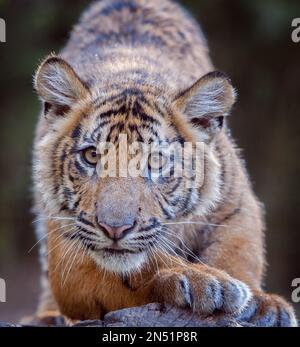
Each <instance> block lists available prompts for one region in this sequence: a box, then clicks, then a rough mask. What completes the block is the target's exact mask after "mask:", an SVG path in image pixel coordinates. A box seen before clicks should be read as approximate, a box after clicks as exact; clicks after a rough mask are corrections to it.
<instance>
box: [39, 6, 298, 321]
mask: <svg viewBox="0 0 300 347" xmlns="http://www.w3.org/2000/svg"><path fill="white" fill-rule="evenodd" d="M34 86H35V90H36V92H37V94H38V95H39V97H40V99H41V101H42V105H43V107H42V112H41V115H40V118H39V122H38V126H37V131H36V137H35V142H34V159H33V176H34V192H35V210H36V214H37V218H38V220H39V223H38V224H39V225H38V228H37V233H38V236H39V239H42V240H41V242H40V243H41V252H40V253H41V259H42V267H43V277H42V286H43V292H42V295H41V299H40V304H39V307H38V310H37V313H36V316H35V318H36V319H40V320H44V321H46V320H48V321H49V320H51V319H54V318H55V317H56V316H60V315H63V316H65V317H68V318H69V319H71V320H75V321H76V320H84V319H99V318H101V317H102V316H103V315H104V314H105V313H107V312H109V311H112V310H117V309H121V308H125V307H132V306H137V305H143V304H147V303H150V302H160V303H167V304H171V305H174V306H176V307H183V308H189V309H191V310H193V311H194V312H195V313H198V314H204V315H213V314H214V313H215V312H218V314H219V313H220V312H223V313H224V314H232V315H235V316H236V317H237V318H238V319H239V320H241V321H245V322H250V323H253V324H254V325H259V326H295V325H296V324H297V323H296V318H295V315H294V312H293V309H292V308H291V306H289V304H287V303H286V302H285V301H284V300H283V299H282V298H280V297H279V296H276V295H270V294H266V293H265V292H263V290H262V287H261V286H262V275H263V272H264V264H265V256H264V233H263V229H264V222H263V217H262V208H261V205H260V203H259V202H258V200H257V198H256V197H255V195H254V193H253V191H252V188H251V185H250V183H249V179H248V177H247V173H246V170H245V167H244V164H243V161H242V160H241V159H240V157H239V153H238V150H237V149H236V147H235V145H234V142H233V140H232V139H231V137H230V132H229V129H228V127H227V121H226V118H227V116H228V115H229V113H230V111H231V109H232V106H233V104H234V102H235V99H236V93H235V90H234V88H233V86H232V84H231V81H230V79H229V78H228V77H226V76H225V75H224V74H223V73H221V72H216V71H214V68H213V65H212V63H211V61H210V58H209V53H208V48H207V45H206V42H205V39H204V36H203V34H202V32H201V30H200V28H199V27H198V25H197V24H196V22H195V21H194V20H193V19H192V18H191V17H190V16H189V15H188V14H187V13H186V12H185V11H184V10H183V9H182V8H181V7H180V6H179V5H177V4H175V3H173V2H172V1H169V0H151V1H144V0H128V1H120V0H113V1H108V0H103V1H95V2H94V3H93V4H92V5H91V6H90V7H89V9H87V10H86V12H84V14H83V15H82V17H81V20H80V22H79V24H78V25H77V26H75V28H74V30H73V31H72V33H71V37H70V39H69V41H68V43H67V44H66V46H65V48H64V49H63V50H62V51H61V52H60V54H59V55H55V54H51V55H50V56H48V57H47V58H46V59H45V60H44V61H43V62H42V63H41V65H40V66H39V68H38V70H37V72H36V75H35V79H34ZM188 145H189V146H188ZM150 147H151V148H150ZM149 148H150V150H149ZM182 153H184V155H181V154H182ZM113 154H114V155H113ZM137 158H139V160H137ZM126 165H127V166H126ZM112 166H113V167H114V169H115V170H112V168H111V167H112ZM107 167H110V169H111V170H112V171H113V173H114V174H111V173H112V172H111V170H110V169H109V170H108V169H107ZM182 168H183V169H184V170H182ZM179 169H181V171H180V170H179ZM178 171H180V174H178ZM136 173H137V174H136Z"/></svg>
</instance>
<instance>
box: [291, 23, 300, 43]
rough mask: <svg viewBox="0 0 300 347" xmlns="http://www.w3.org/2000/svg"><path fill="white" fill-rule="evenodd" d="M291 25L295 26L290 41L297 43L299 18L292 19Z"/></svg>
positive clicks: (298, 38) (299, 27)
mask: <svg viewBox="0 0 300 347" xmlns="http://www.w3.org/2000/svg"><path fill="white" fill-rule="evenodd" d="M292 27H293V28H295V29H294V30H293V31H292V41H293V42H295V43H298V42H300V18H294V19H293V20H292Z"/></svg>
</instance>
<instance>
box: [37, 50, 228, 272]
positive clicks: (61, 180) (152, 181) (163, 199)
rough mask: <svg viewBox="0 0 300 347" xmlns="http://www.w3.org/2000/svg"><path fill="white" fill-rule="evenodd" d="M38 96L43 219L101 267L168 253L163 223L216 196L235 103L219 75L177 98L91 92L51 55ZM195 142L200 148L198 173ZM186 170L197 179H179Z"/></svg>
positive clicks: (127, 267)
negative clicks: (223, 140) (220, 144)
mask: <svg viewBox="0 0 300 347" xmlns="http://www.w3.org/2000/svg"><path fill="white" fill-rule="evenodd" d="M35 89H36V91H37V93H38V95H39V96H40V98H41V100H42V102H43V113H42V115H41V118H40V121H39V127H38V134H37V137H36V141H35V148H34V181H35V186H36V196H37V198H38V199H39V201H40V204H41V205H42V206H43V210H44V211H45V213H46V215H48V216H49V217H52V218H55V219H56V220H59V221H61V224H62V233H63V236H64V237H66V238H69V239H72V240H76V241H78V242H80V243H81V244H82V246H83V247H84V248H85V249H86V251H87V253H88V254H89V256H90V257H92V258H93V259H94V261H95V262H96V263H97V264H99V266H101V267H102V268H104V269H106V270H108V271H113V272H117V273H124V272H131V271H136V270H137V269H139V268H140V267H141V266H142V265H143V264H144V263H145V262H146V261H147V260H148V259H149V258H151V257H153V256H154V255H155V252H157V251H159V250H164V251H167V250H166V249H165V248H164V245H166V244H167V243H166V241H167V240H168V239H171V237H172V235H171V234H172V230H171V229H170V228H169V227H167V225H168V224H170V223H171V222H175V221H182V220H186V219H188V218H190V216H191V215H198V216H201V215H202V216H203V215H205V214H206V213H207V212H208V211H209V209H211V208H212V207H213V206H214V204H215V203H216V201H217V200H218V199H219V198H220V193H219V191H220V189H219V188H220V187H219V185H220V184H219V182H220V180H219V177H220V169H219V165H218V160H217V157H216V156H215V155H214V142H215V138H216V137H217V136H218V134H219V133H220V132H221V131H222V126H223V118H224V116H226V115H227V114H228V112H229V111H230V109H231V106H232V104H233V102H234V99H235V93H234V89H233V87H232V85H231V83H230V81H229V80H228V78H226V76H224V75H223V74H221V73H217V72H214V73H209V74H208V75H205V76H204V77H202V78H200V79H199V80H198V81H197V82H196V83H195V84H194V85H193V86H191V87H190V88H189V89H187V90H185V91H183V92H179V91H178V93H177V94H175V95H174V92H171V91H168V90H166V89H162V88H157V87H156V86H153V87H151V86H149V85H148V84H147V85H143V84H139V85H136V84H135V83H132V84H131V83H128V82H127V83H126V84H125V85H123V86H120V85H119V86H117V87H116V86H114V87H110V86H97V85H93V86H88V85H87V84H85V83H84V82H83V81H82V80H81V79H80V77H79V76H78V75H77V73H76V72H75V71H74V70H73V68H72V67H71V66H70V65H69V64H68V63H67V62H66V61H64V60H63V59H62V58H59V57H57V56H50V57H48V58H47V59H46V60H45V61H44V62H43V63H42V64H41V66H40V68H39V69H38V71H37V73H36V76H35ZM124 140H126V141H125V142H124ZM186 143H189V144H192V146H190V147H189V150H184V149H185V144H186ZM195 143H200V144H202V147H201V148H202V150H201V161H200V165H198V166H196V169H195V161H196V160H197V158H198V157H197V155H194V153H193V148H194V147H193V146H194V144H195ZM149 148H150V149H149ZM173 148H175V149H174V150H173ZM171 149H172V151H171ZM180 152H181V154H182V153H183V152H184V153H185V157H184V160H183V157H182V156H181V155H179V153H180ZM166 153H167V154H166ZM199 155H200V154H199ZM184 162H185V163H190V164H191V165H190V168H194V174H184V173H182V172H183V171H182V168H183V167H184V164H183V163H184ZM186 166H188V165H187V164H186ZM108 167H110V168H111V170H108V169H107V168H108ZM175 167H176V168H178V167H179V168H181V171H180V172H181V174H178V175H176V174H175ZM124 168H125V169H124ZM129 169H130V170H131V171H130V170H129ZM199 170H200V171H201V172H202V174H201V178H202V179H201V184H196V183H195V182H196V179H195V177H196V174H197V173H199ZM112 172H113V174H111V173H112ZM189 173H190V171H189ZM68 225H69V227H68ZM63 227H65V228H63Z"/></svg>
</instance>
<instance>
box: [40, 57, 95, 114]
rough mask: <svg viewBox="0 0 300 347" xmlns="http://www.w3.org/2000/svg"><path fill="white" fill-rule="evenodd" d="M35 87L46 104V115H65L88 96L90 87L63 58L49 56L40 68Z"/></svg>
mask: <svg viewBox="0 0 300 347" xmlns="http://www.w3.org/2000/svg"><path fill="white" fill-rule="evenodd" d="M34 87H35V90H36V91H37V93H38V95H39V97H40V98H41V99H42V101H43V102H44V113H45V114H47V113H49V112H50V111H51V112H52V113H53V114H55V115H64V114H65V113H67V112H68V111H69V109H70V108H71V106H72V105H73V104H74V103H76V102H77V101H79V100H80V99H83V98H85V97H86V95H87V94H88V92H89V90H88V87H87V86H86V85H85V84H84V82H83V81H82V80H81V79H80V78H79V77H78V75H77V74H76V72H75V71H74V70H73V68H72V67H71V66H70V65H69V64H68V63H67V62H66V61H65V60H63V59H62V58H59V57H57V56H55V55H50V56H48V57H47V58H46V59H45V60H44V61H43V62H42V64H41V65H40V67H39V68H38V70H37V72H36V74H35V77H34Z"/></svg>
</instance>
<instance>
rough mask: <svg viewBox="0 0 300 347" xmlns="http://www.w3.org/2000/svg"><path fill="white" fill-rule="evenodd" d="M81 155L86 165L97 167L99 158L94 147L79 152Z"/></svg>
mask: <svg viewBox="0 0 300 347" xmlns="http://www.w3.org/2000/svg"><path fill="white" fill-rule="evenodd" d="M81 154H82V158H83V159H84V161H86V162H87V163H88V164H90V165H97V162H98V159H99V157H98V154H97V150H96V147H88V148H86V149H84V150H83V151H82V152H81Z"/></svg>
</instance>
